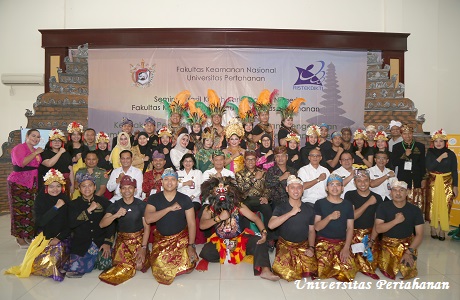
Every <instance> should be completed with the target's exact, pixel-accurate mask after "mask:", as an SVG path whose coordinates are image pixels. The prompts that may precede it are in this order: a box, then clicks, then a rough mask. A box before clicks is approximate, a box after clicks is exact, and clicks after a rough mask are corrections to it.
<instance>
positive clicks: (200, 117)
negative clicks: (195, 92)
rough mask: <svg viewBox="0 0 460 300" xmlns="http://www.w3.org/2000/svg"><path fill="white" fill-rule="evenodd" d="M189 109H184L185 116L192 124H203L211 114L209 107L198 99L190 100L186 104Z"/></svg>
mask: <svg viewBox="0 0 460 300" xmlns="http://www.w3.org/2000/svg"><path fill="white" fill-rule="evenodd" d="M186 107H187V109H188V110H189V112H190V113H189V112H187V110H184V113H183V115H184V117H185V121H186V122H187V123H188V124H190V125H194V124H200V125H201V126H203V125H204V123H206V119H207V118H208V115H210V112H209V108H208V107H207V106H206V105H205V104H204V103H202V102H198V101H196V100H189V101H187V104H186Z"/></svg>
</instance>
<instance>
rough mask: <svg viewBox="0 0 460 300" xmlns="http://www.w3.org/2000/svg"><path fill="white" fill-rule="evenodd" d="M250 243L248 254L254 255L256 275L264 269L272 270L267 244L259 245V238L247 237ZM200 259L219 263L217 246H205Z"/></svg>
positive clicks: (247, 245)
mask: <svg viewBox="0 0 460 300" xmlns="http://www.w3.org/2000/svg"><path fill="white" fill-rule="evenodd" d="M245 236H246V237H248V242H247V244H246V254H247V255H254V265H253V268H254V275H259V274H260V272H261V271H262V268H263V267H268V268H270V267H271V265H270V258H269V257H268V246H267V242H265V243H263V244H260V245H258V244H257V241H258V240H259V239H260V237H258V236H254V235H247V234H245ZM200 257H201V258H203V259H205V260H207V261H209V262H219V261H220V256H219V252H217V248H216V245H215V244H213V243H211V242H209V243H206V244H204V246H203V249H201V252H200Z"/></svg>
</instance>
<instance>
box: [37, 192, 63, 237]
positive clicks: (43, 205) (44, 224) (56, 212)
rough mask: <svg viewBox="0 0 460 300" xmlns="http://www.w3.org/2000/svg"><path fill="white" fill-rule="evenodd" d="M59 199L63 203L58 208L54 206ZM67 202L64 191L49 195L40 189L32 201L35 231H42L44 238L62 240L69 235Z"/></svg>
mask: <svg viewBox="0 0 460 300" xmlns="http://www.w3.org/2000/svg"><path fill="white" fill-rule="evenodd" d="M59 199H62V200H64V202H65V204H64V205H63V206H62V207H60V208H59V209H55V207H54V206H55V205H56V203H57V201H58V200H59ZM69 202H70V200H69V198H68V197H67V195H66V194H64V193H60V194H59V195H58V196H51V195H49V194H46V193H45V192H44V190H41V191H40V193H38V195H37V198H36V199H35V203H34V218H35V226H36V229H37V232H41V231H43V234H44V235H45V237H46V239H51V238H58V239H60V240H63V239H65V238H66V237H68V236H69V235H70V227H69V223H68V208H69Z"/></svg>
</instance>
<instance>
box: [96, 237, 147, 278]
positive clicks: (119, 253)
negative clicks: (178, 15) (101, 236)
mask: <svg viewBox="0 0 460 300" xmlns="http://www.w3.org/2000/svg"><path fill="white" fill-rule="evenodd" d="M143 235H144V230H143V229H142V230H140V231H138V232H134V233H126V232H118V233H117V240H116V242H115V247H114V252H113V253H112V265H113V267H112V268H110V269H108V270H106V271H104V272H102V273H101V274H100V275H99V279H100V280H102V281H104V282H105V283H108V284H111V285H119V284H120V283H123V282H125V281H127V280H129V279H131V278H133V277H134V275H136V270H140V271H141V272H143V273H145V272H146V271H147V269H148V268H149V266H150V264H149V260H148V256H149V253H148V252H149V251H148V249H147V250H146V253H145V260H144V264H142V265H140V264H137V263H136V261H135V258H134V256H135V255H136V252H137V251H140V249H141V247H142V237H143Z"/></svg>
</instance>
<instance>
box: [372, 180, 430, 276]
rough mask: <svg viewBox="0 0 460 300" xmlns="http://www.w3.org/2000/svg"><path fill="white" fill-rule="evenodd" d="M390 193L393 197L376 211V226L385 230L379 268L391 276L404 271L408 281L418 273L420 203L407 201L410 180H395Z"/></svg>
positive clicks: (420, 232) (380, 231)
mask: <svg viewBox="0 0 460 300" xmlns="http://www.w3.org/2000/svg"><path fill="white" fill-rule="evenodd" d="M390 195H391V199H393V200H392V201H385V202H383V203H382V204H381V205H380V206H379V207H378V208H377V213H376V220H375V229H376V231H377V232H378V233H383V237H382V241H381V252H380V254H379V269H380V271H382V274H383V275H385V276H386V277H388V278H391V279H395V278H396V275H397V274H398V272H401V274H402V276H403V278H402V279H404V280H406V279H410V278H414V277H415V276H417V263H416V260H417V247H419V246H420V244H421V243H422V239H423V215H422V212H421V211H420V209H419V208H418V207H417V206H415V205H414V204H412V203H409V202H407V200H406V197H407V183H405V182H403V181H397V180H395V181H393V183H392V184H391V194H390ZM414 229H415V237H414V235H413V233H414Z"/></svg>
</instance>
